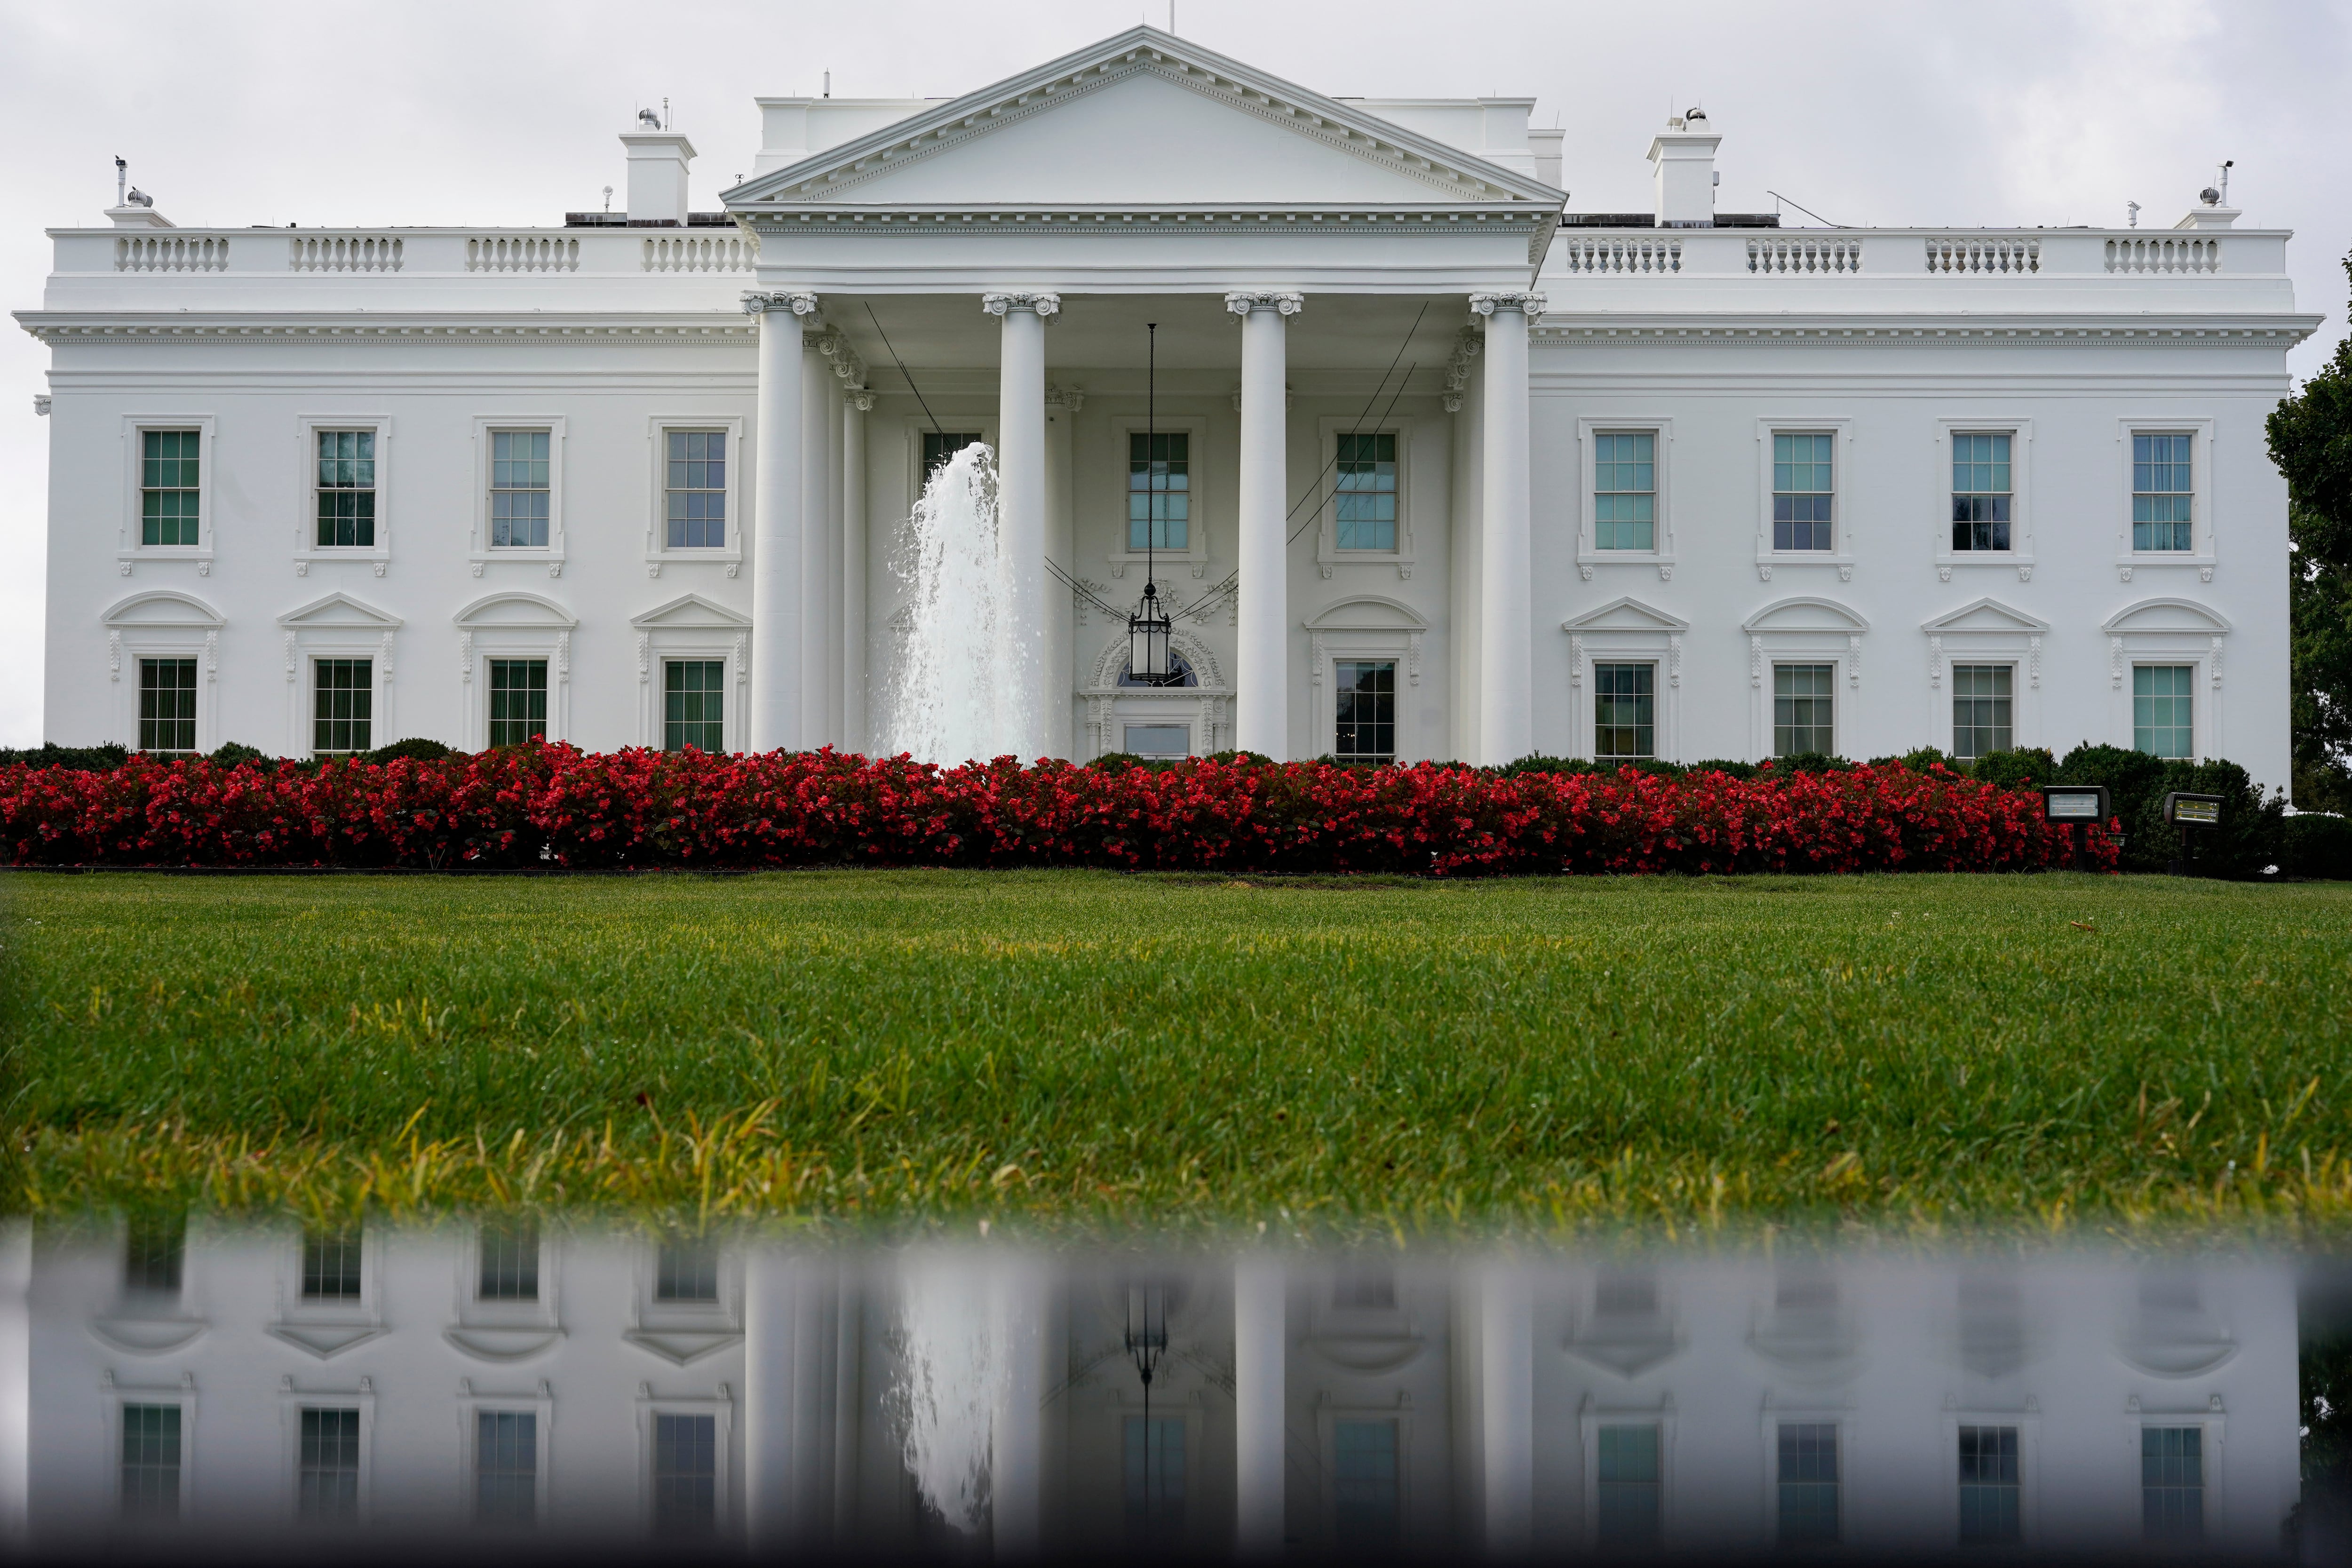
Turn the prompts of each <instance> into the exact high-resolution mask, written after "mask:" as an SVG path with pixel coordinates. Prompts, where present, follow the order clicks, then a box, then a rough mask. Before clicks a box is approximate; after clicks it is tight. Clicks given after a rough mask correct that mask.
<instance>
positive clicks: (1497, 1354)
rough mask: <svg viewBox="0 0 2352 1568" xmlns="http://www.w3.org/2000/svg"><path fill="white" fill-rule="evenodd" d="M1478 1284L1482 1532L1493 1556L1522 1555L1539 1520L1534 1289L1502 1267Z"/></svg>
mask: <svg viewBox="0 0 2352 1568" xmlns="http://www.w3.org/2000/svg"><path fill="white" fill-rule="evenodd" d="M1477 1290H1478V1420H1479V1448H1480V1451H1481V1454H1482V1456H1483V1459H1484V1463H1483V1464H1482V1465H1481V1467H1480V1469H1481V1472H1482V1473H1481V1474H1480V1476H1479V1504H1480V1512H1481V1518H1482V1521H1483V1523H1484V1526H1485V1528H1484V1531H1483V1532H1482V1533H1483V1534H1484V1536H1485V1538H1486V1555H1488V1556H1489V1557H1507V1558H1517V1557H1524V1556H1526V1555H1527V1554H1528V1547H1529V1546H1530V1545H1531V1544H1532V1542H1533V1532H1534V1525H1535V1495H1536V1457H1535V1456H1536V1386H1535V1380H1536V1359H1535V1294H1534V1289H1533V1287H1532V1286H1531V1284H1530V1283H1529V1281H1528V1277H1527V1276H1526V1275H1525V1274H1523V1273H1521V1272H1519V1271H1518V1270H1517V1269H1516V1268H1509V1267H1507V1266H1499V1265H1498V1266H1496V1267H1494V1268H1488V1269H1487V1270H1486V1272H1485V1273H1484V1274H1483V1275H1482V1276H1481V1277H1480V1279H1479V1280H1478V1284H1477Z"/></svg>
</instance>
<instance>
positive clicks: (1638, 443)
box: [1592, 430, 1658, 550]
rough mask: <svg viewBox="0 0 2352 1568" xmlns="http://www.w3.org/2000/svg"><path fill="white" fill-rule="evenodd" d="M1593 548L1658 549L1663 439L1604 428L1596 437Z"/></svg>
mask: <svg viewBox="0 0 2352 1568" xmlns="http://www.w3.org/2000/svg"><path fill="white" fill-rule="evenodd" d="M1592 546H1593V548H1594V549H1596V550H1655V549H1656V548H1657V547H1658V437H1657V433H1656V432H1655V431H1652V430H1633V431H1619V432H1615V433H1611V432H1607V431H1603V432H1602V433H1601V434H1599V435H1596V436H1595V437H1593V438H1592Z"/></svg>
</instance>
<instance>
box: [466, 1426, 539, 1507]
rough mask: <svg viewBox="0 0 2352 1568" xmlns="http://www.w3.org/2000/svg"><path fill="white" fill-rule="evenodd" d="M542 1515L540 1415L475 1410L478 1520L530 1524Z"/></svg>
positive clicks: (475, 1484) (475, 1502) (475, 1503)
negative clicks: (540, 1496)
mask: <svg viewBox="0 0 2352 1568" xmlns="http://www.w3.org/2000/svg"><path fill="white" fill-rule="evenodd" d="M538 1512H539V1415H538V1413H537V1412H536V1411H530V1410H478V1411H476V1412H474V1519H475V1521H477V1522H478V1523H481V1524H529V1523H530V1522H531V1521H532V1520H533V1519H534V1518H535V1517H536V1516H537V1515H538Z"/></svg>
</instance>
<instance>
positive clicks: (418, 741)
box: [367, 735, 457, 763]
mask: <svg viewBox="0 0 2352 1568" xmlns="http://www.w3.org/2000/svg"><path fill="white" fill-rule="evenodd" d="M456 755H457V747H455V746H445V745H443V744H442V743H441V742H438V741H428V740H426V739H425V738H424V737H423V736H421V735H415V736H411V737H410V738H409V739H407V740H405V741H394V742H393V743H392V744H391V745H389V746H378V747H377V748H376V749H375V750H374V751H373V752H369V753H368V754H367V760H368V761H369V762H372V763H390V762H396V761H398V760H399V759H400V758H402V757H406V758H408V759H409V760H410V761H412V762H418V763H437V762H439V761H440V760H441V759H442V758H444V757H454V756H456Z"/></svg>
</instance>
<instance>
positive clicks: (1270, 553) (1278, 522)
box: [1225, 293, 1304, 762]
mask: <svg viewBox="0 0 2352 1568" xmlns="http://www.w3.org/2000/svg"><path fill="white" fill-rule="evenodd" d="M1303 303H1304V301H1303V300H1301V299H1300V297H1299V296H1298V295H1297V294H1279V293H1272V294H1269V293H1235V294H1228V295H1226V296H1225V309H1226V310H1231V311H1232V312H1233V313H1234V314H1235V315H1237V316H1239V317H1240V318H1241V319H1242V407H1241V415H1242V441H1241V486H1240V497H1239V504H1238V505H1237V507H1236V509H1235V510H1236V514H1237V521H1238V525H1239V532H1240V545H1239V549H1238V550H1237V551H1236V552H1235V554H1236V557H1237V561H1238V564H1239V567H1240V571H1241V583H1240V585H1239V587H1238V589H1237V590H1236V591H1237V592H1238V594H1239V595H1240V603H1239V605H1238V609H1239V614H1238V616H1236V622H1237V626H1238V629H1239V632H1240V636H1239V637H1238V638H1237V639H1236V640H1237V642H1238V647H1236V648H1235V650H1234V745H1235V746H1236V747H1238V748H1239V749H1241V750H1242V751H1244V752H1260V753H1262V754H1263V755H1265V756H1269V757H1273V758H1274V759H1276V761H1277V762H1279V761H1282V760H1285V759H1286V758H1287V757H1288V756H1289V755H1290V702H1289V697H1290V679H1289V664H1290V660H1289V657H1288V654H1289V647H1288V644H1289V639H1290V632H1289V604H1290V592H1289V583H1288V573H1287V572H1286V570H1285V563H1286V557H1287V555H1288V551H1287V550H1286V548H1285V540H1284V532H1285V528H1286V522H1287V520H1288V506H1287V501H1288V491H1289V486H1288V484H1287V482H1286V477H1285V466H1284V462H1283V453H1284V448H1285V447H1286V446H1287V445H1288V442H1289V435H1290V432H1289V420H1288V418H1287V405H1288V402H1289V399H1288V397H1287V395H1286V392H1285V385H1286V379H1285V377H1286V353H1285V351H1286V347H1287V344H1286V341H1285V340H1286V336H1287V332H1286V326H1285V322H1286V318H1288V317H1291V316H1295V315H1297V313H1298V310H1299V308H1300V306H1301V305H1302V304H1303Z"/></svg>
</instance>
